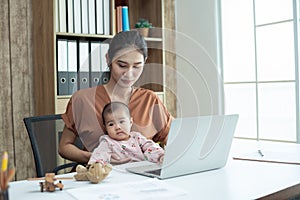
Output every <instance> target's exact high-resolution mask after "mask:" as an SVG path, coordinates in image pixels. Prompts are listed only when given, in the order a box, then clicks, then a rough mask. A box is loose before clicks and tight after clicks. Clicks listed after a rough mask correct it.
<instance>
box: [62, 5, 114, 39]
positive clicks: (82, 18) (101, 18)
mask: <svg viewBox="0 0 300 200" xmlns="http://www.w3.org/2000/svg"><path fill="white" fill-rule="evenodd" d="M110 10H111V5H110V0H56V32H69V33H77V34H101V35H110V34H111V30H110V24H111V19H110Z"/></svg>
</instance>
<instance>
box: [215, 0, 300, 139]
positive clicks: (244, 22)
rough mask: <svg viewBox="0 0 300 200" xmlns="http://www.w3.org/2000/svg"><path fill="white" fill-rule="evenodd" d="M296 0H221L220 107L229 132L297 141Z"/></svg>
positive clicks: (249, 136) (258, 137)
mask: <svg viewBox="0 0 300 200" xmlns="http://www.w3.org/2000/svg"><path fill="white" fill-rule="evenodd" d="M299 3H300V0H245V1H240V0H224V1H222V4H221V7H222V37H223V39H222V43H223V79H224V89H225V113H226V114H231V113H238V114H239V115H240V118H239V122H238V126H237V129H236V134H235V137H242V138H253V139H262V140H280V141H292V142H296V141H297V142H300V130H299V127H300V126H299V125H300V122H299V120H300V118H299V113H300V112H299V107H300V104H299V60H300V59H299V55H300V54H299V49H298V48H299V36H300V34H299V33H300V32H299V12H300V6H299Z"/></svg>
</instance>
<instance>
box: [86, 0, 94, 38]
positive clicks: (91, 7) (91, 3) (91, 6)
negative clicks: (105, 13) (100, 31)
mask: <svg viewBox="0 0 300 200" xmlns="http://www.w3.org/2000/svg"><path fill="white" fill-rule="evenodd" d="M88 3H89V33H90V34H96V8H95V0H89V2H88Z"/></svg>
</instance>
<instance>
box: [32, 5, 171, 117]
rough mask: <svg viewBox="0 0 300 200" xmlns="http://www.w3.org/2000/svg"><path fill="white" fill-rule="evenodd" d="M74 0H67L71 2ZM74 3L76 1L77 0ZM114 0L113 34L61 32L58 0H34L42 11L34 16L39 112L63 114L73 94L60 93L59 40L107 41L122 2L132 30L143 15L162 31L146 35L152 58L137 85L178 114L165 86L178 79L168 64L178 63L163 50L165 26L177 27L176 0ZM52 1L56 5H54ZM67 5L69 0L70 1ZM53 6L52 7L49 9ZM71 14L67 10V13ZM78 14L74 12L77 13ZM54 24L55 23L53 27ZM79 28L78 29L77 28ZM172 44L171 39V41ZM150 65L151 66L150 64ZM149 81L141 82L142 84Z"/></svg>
mask: <svg viewBox="0 0 300 200" xmlns="http://www.w3.org/2000/svg"><path fill="white" fill-rule="evenodd" d="M68 1H70V0H65V2H68ZM97 1H98V0H97ZM73 2H74V0H73ZM109 2H110V5H111V7H110V9H109V11H110V13H109V15H110V17H111V23H110V33H109V34H89V33H75V31H73V32H68V29H67V25H68V24H66V29H65V30H66V31H64V32H60V31H57V25H58V22H57V15H56V9H57V8H56V6H57V4H58V3H59V1H58V0H46V1H38V0H35V1H34V5H35V7H36V8H37V10H39V12H34V13H37V14H39V15H38V17H33V18H34V19H33V36H34V41H37V42H35V43H34V47H33V48H34V49H37V50H35V51H34V58H33V63H34V71H35V74H36V75H35V76H34V78H35V81H34V84H35V85H34V99H35V104H34V106H35V108H34V110H35V115H43V114H53V113H63V112H64V111H65V108H66V104H67V102H68V101H69V98H70V97H71V95H58V84H57V81H58V79H57V50H58V49H57V40H59V39H62V40H76V41H88V42H91V41H100V42H103V41H106V40H108V39H110V38H112V37H113V35H114V34H115V33H116V16H115V12H116V11H115V8H116V7H117V6H120V5H125V6H128V11H129V23H130V29H133V28H134V25H135V23H136V22H137V21H138V19H140V18H145V19H148V20H149V21H150V22H151V23H152V24H153V26H154V27H157V28H158V29H159V30H160V31H156V32H155V33H150V35H149V37H147V38H146V40H147V43H148V46H149V58H148V60H147V66H145V71H144V72H143V75H142V77H141V79H140V81H139V82H138V83H137V86H141V87H144V88H148V89H151V90H153V91H155V92H156V93H157V94H158V95H159V96H160V97H161V99H162V100H163V101H164V103H165V104H166V106H167V108H168V110H169V111H170V112H171V113H172V114H173V115H174V116H176V103H175V102H176V101H175V98H173V95H172V94H171V93H169V92H168V91H166V89H165V88H164V87H163V85H164V83H165V82H166V81H170V82H174V80H173V79H172V80H171V79H170V77H166V74H165V69H164V66H165V65H166V64H167V65H168V66H174V63H175V58H174V55H171V54H170V53H168V52H165V51H164V50H163V48H164V45H165V41H166V38H164V33H163V31H162V30H163V29H164V28H168V29H174V0H170V1H165V0H151V1H149V0H109ZM51 4H52V5H53V7H51ZM66 4H67V3H66ZM49 7H51V9H49ZM67 14H68V13H66V16H67ZM73 16H74V15H73ZM51 24H52V26H51ZM74 29H75V28H74ZM41 30H42V31H41ZM168 44H171V42H168ZM148 65H150V66H148ZM153 65H157V66H159V67H158V70H156V71H153V70H150V69H151V67H152V66H153ZM145 82H146V83H147V84H143V85H139V84H142V83H145ZM45 88H47V89H46V90H45Z"/></svg>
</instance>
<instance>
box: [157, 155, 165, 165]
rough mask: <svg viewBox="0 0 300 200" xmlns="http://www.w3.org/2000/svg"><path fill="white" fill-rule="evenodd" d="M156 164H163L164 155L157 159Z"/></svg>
mask: <svg viewBox="0 0 300 200" xmlns="http://www.w3.org/2000/svg"><path fill="white" fill-rule="evenodd" d="M158 162H159V164H162V163H163V162H164V155H162V156H160V157H159V160H158Z"/></svg>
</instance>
